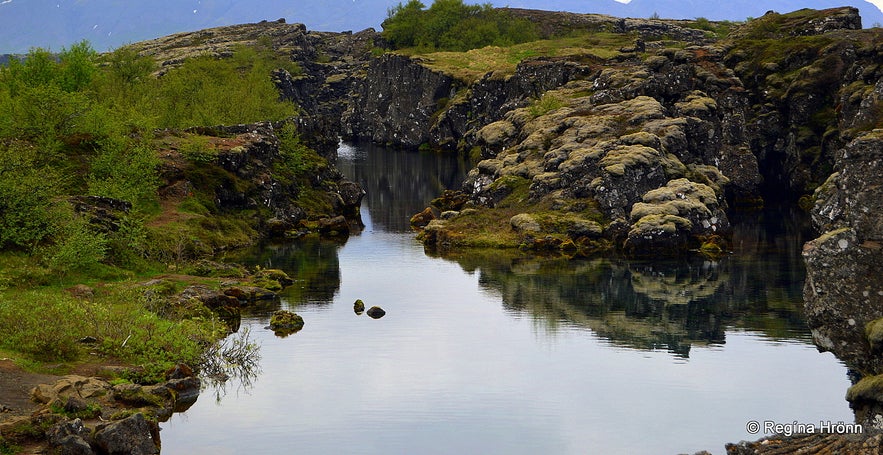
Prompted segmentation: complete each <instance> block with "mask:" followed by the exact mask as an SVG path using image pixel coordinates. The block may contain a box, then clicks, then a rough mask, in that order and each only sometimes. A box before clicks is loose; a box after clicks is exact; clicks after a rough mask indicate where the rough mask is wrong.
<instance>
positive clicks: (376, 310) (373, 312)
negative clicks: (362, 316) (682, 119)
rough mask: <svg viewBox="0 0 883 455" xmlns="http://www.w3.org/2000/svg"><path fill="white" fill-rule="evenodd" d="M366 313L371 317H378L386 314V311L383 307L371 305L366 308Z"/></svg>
mask: <svg viewBox="0 0 883 455" xmlns="http://www.w3.org/2000/svg"><path fill="white" fill-rule="evenodd" d="M367 314H368V316H371V317H372V318H373V319H380V318H382V317H383V316H384V315H386V311H383V308H380V307H379V306H372V307H371V308H368V311H367Z"/></svg>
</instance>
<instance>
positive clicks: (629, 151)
mask: <svg viewBox="0 0 883 455" xmlns="http://www.w3.org/2000/svg"><path fill="white" fill-rule="evenodd" d="M661 158H662V157H661V156H660V153H659V152H658V151H657V150H656V149H652V148H650V147H646V146H643V145H627V146H620V147H617V148H615V149H613V150H611V151H609V152H607V155H605V156H604V158H601V161H600V162H599V163H598V164H599V165H600V166H601V167H602V168H604V170H605V171H607V172H609V173H610V174H612V175H615V176H620V177H621V176H623V175H625V171H626V169H627V168H630V167H635V166H650V165H651V164H652V163H654V162H658V161H661Z"/></svg>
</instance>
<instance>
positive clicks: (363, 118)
mask: <svg viewBox="0 0 883 455" xmlns="http://www.w3.org/2000/svg"><path fill="white" fill-rule="evenodd" d="M457 88H458V87H457V84H456V83H455V80H454V78H452V77H451V76H447V75H444V74H441V73H439V72H435V71H432V70H430V69H428V68H426V67H424V66H422V65H420V64H419V61H416V62H415V61H414V60H412V59H411V58H408V57H405V56H401V55H397V54H385V55H383V56H382V57H380V58H379V59H377V60H375V61H373V62H371V64H370V65H368V68H367V74H366V75H365V77H364V78H363V79H362V80H361V81H359V82H358V83H357V85H356V86H355V87H354V89H353V100H352V102H351V103H350V104H349V107H348V109H347V111H346V112H345V113H344V117H343V119H342V123H343V125H344V132H345V133H346V135H347V136H350V137H353V138H356V139H368V140H371V141H374V142H378V143H382V144H385V143H388V144H394V145H398V146H404V147H410V148H416V147H418V146H419V145H421V144H423V143H426V142H427V141H428V140H429V128H430V126H431V125H432V120H433V116H434V115H435V114H436V112H438V111H440V110H441V109H442V108H444V107H445V106H444V103H446V102H447V101H448V100H449V99H451V98H453V97H454V95H455V93H456V91H457Z"/></svg>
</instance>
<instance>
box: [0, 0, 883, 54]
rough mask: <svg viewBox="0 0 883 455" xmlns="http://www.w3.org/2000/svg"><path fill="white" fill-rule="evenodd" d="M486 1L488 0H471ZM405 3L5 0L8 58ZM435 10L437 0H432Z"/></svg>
mask: <svg viewBox="0 0 883 455" xmlns="http://www.w3.org/2000/svg"><path fill="white" fill-rule="evenodd" d="M466 1H467V3H481V2H482V1H481V0H475V1H472V0H466ZM397 3H398V0H318V1H305V0H301V1H281V0H253V1H249V2H236V1H232V0H155V1H152V2H146V1H126V2H123V1H120V0H0V53H20V52H27V50H28V49H29V48H31V47H43V48H49V49H51V50H56V51H57V50H60V49H61V48H62V47H67V46H70V45H71V44H73V43H76V42H78V41H80V40H83V39H86V40H89V42H90V43H92V46H93V47H94V48H95V49H97V50H99V51H105V50H110V49H113V48H116V47H119V46H122V45H124V44H127V43H132V42H136V41H141V40H146V39H152V38H158V37H160V36H165V35H169V34H172V33H177V32H184V31H194V30H199V29H203V28H210V27H217V26H221V25H231V24H241V23H248V22H258V21H261V20H276V19H279V18H285V19H286V20H287V21H288V22H301V23H304V24H306V25H307V27H308V28H309V29H311V30H322V31H344V30H353V31H358V30H363V29H365V28H368V27H374V28H376V29H378V30H379V29H380V23H381V22H383V19H385V18H386V16H387V10H388V9H389V8H390V7H392V6H394V5H396V4H397ZM423 3H425V4H427V5H429V4H431V3H432V0H424V1H423ZM491 3H493V4H494V5H496V6H510V7H513V8H534V9H546V10H552V11H571V12H577V13H601V14H610V15H613V16H620V17H639V18H646V17H650V16H652V15H653V14H658V15H659V16H660V17H664V18H672V19H684V18H686V19H693V18H696V17H705V18H707V19H711V20H724V19H728V20H745V19H746V18H747V17H749V16H751V17H759V16H762V15H763V14H764V13H765V12H766V11H767V10H775V11H778V12H782V13H784V12H790V11H793V10H797V9H801V8H814V9H824V8H830V7H834V6H843V5H853V6H856V7H858V8H859V10H860V11H861V15H862V23H863V24H864V26H865V27H869V26H872V25H874V24H881V23H883V13H881V11H880V10H879V9H878V8H877V7H875V6H874V5H873V4H871V3H869V2H867V1H863V0H803V1H798V0H769V1H767V2H757V1H754V0H731V1H715V0H632V1H631V2H630V3H628V4H623V3H618V2H616V1H614V0H515V1H507V0H496V1H492V2H491Z"/></svg>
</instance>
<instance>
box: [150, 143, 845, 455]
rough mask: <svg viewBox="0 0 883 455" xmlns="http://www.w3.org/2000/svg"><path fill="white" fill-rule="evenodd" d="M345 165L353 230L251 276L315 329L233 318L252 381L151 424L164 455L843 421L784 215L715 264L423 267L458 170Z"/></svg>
mask: <svg viewBox="0 0 883 455" xmlns="http://www.w3.org/2000/svg"><path fill="white" fill-rule="evenodd" d="M340 155H341V158H340V162H339V166H340V167H341V169H342V170H343V171H344V172H345V173H346V174H347V175H349V176H351V177H352V178H354V179H355V180H357V181H359V182H360V183H362V184H363V185H365V187H366V188H367V189H368V191H369V195H368V197H366V200H365V204H364V206H363V210H362V217H363V221H364V223H365V225H366V227H365V230H364V231H363V232H362V233H361V234H360V235H356V236H352V237H350V238H349V240H347V241H346V242H345V243H344V244H336V243H330V242H318V241H316V242H310V243H300V244H294V245H283V246H267V247H264V248H262V249H260V250H256V251H254V252H253V253H252V254H250V256H248V257H247V258H245V260H246V261H248V262H251V263H253V264H261V265H263V266H266V267H278V268H283V269H285V270H287V271H288V272H289V273H290V274H292V276H295V277H297V279H298V283H297V284H296V285H295V286H293V287H292V288H290V289H289V290H287V292H286V293H285V296H284V299H283V301H282V303H281V304H280V305H281V307H283V308H287V309H291V310H294V311H297V313H298V314H300V315H302V316H303V317H304V319H305V320H306V327H305V328H304V329H303V330H302V331H301V332H299V333H296V334H294V335H291V336H289V337H286V338H277V337H276V336H274V335H273V333H272V332H270V331H269V330H266V329H264V327H265V326H266V325H267V324H268V321H269V314H270V313H271V312H272V310H274V309H275V307H274V308H265V309H263V310H259V311H255V312H254V314H251V315H248V316H244V317H243V320H242V327H243V328H249V329H250V330H251V338H252V339H253V340H256V341H258V342H259V343H260V344H261V349H260V353H261V357H262V359H261V362H260V370H261V371H260V373H259V374H258V375H256V376H255V377H251V378H246V380H245V381H244V382H245V383H243V381H240V380H237V379H235V378H234V379H231V380H230V381H228V382H227V384H226V386H225V387H224V388H222V389H217V388H209V389H207V390H205V391H204V393H203V395H202V396H201V397H200V399H199V400H198V401H197V402H196V404H195V405H194V406H193V407H191V408H190V409H189V410H188V411H186V412H184V413H181V414H176V415H175V416H174V417H173V418H172V419H171V420H170V421H169V422H167V423H165V424H163V425H162V434H161V436H162V446H163V453H164V454H189V453H210V454H234V453H235V454H239V453H306V454H488V453H506V454H536V453H550V454H552V453H554V454H584V453H610V454H617V453H623V454H626V453H627V454H641V453H646V454H675V453H693V452H696V451H699V450H710V451H712V452H713V453H723V452H724V450H723V445H724V444H725V443H726V442H737V441H739V440H742V439H757V438H758V437H759V435H751V434H748V433H747V432H746V430H745V425H746V422H748V421H750V420H759V421H763V420H774V421H777V422H781V423H790V422H793V421H795V420H796V421H798V422H801V423H814V424H818V422H820V421H822V420H825V421H827V420H831V421H839V420H843V421H846V422H850V421H852V418H853V417H852V414H851V412H850V410H849V407H848V405H847V403H846V401H845V400H844V395H845V391H846V389H847V387H848V386H849V382H848V379H847V376H846V370H845V368H844V367H843V366H842V364H840V363H839V362H838V361H837V360H836V359H835V358H834V357H833V356H831V355H830V354H819V353H818V352H817V351H816V349H815V348H814V347H813V346H812V343H811V341H810V337H809V334H808V331H807V329H806V328H805V326H804V323H803V320H802V317H801V315H800V308H801V305H802V303H801V298H800V295H801V287H802V280H803V269H802V264H801V261H800V256H799V252H800V245H801V244H802V242H803V241H804V240H805V238H804V236H806V235H809V234H808V233H806V232H804V231H803V225H801V224H800V223H798V222H795V221H792V220H793V219H794V218H795V216H794V214H790V213H777V212H769V213H766V214H761V215H758V216H751V217H747V216H746V218H747V219H746V220H744V221H742V222H740V223H739V224H738V225H737V233H736V243H737V245H736V246H737V254H735V255H733V256H731V257H728V258H725V259H724V260H722V261H720V262H717V263H711V262H705V261H698V260H697V261H683V262H666V263H642V262H629V261H625V260H586V261H570V262H566V261H538V260H532V259H529V258H525V257H521V256H518V255H510V254H503V253H501V252H486V253H473V254H466V255H459V256H457V257H454V258H434V257H430V256H428V255H427V254H425V253H424V251H423V248H422V246H421V245H420V244H419V243H417V242H416V241H415V240H414V235H413V234H412V233H411V232H409V231H408V227H407V219H408V217H409V216H410V215H411V214H413V213H415V212H417V211H419V210H420V209H422V208H423V207H425V206H426V204H427V201H428V200H430V199H431V198H432V197H434V196H436V195H437V194H438V193H439V191H440V190H441V189H442V188H444V187H451V186H456V185H457V183H458V182H459V180H460V179H462V171H458V170H457V169H458V167H459V168H460V169H462V167H461V166H459V164H458V163H457V162H456V160H453V159H449V158H444V157H438V156H436V155H431V154H430V155H423V154H406V153H399V152H391V151H388V150H379V149H373V148H371V147H352V146H342V148H341V150H340ZM356 299H362V300H364V301H365V303H366V305H368V306H372V305H379V306H381V307H383V308H384V309H385V310H386V311H387V315H386V316H385V317H384V318H382V319H379V320H373V319H371V318H369V317H367V316H364V315H363V316H357V315H356V314H354V313H353V310H352V303H353V301H355V300H356ZM240 330H242V329H240Z"/></svg>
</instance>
